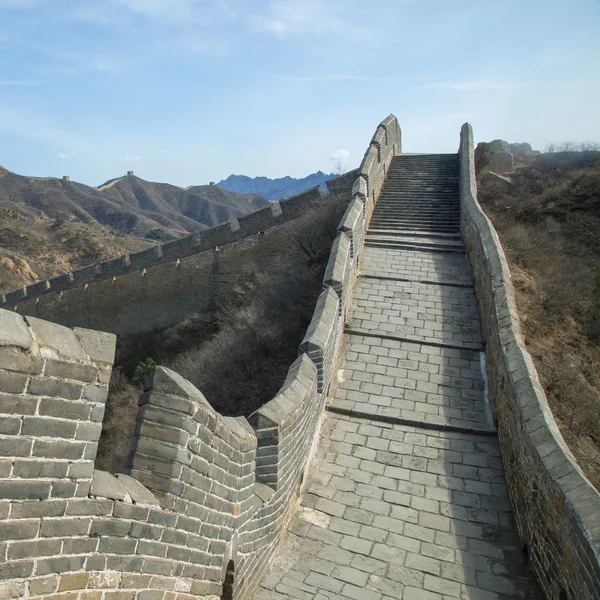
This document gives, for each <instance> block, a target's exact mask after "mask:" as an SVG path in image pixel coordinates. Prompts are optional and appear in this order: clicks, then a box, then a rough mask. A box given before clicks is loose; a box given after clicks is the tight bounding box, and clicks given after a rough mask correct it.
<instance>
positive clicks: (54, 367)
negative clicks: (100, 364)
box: [46, 359, 98, 382]
mask: <svg viewBox="0 0 600 600" xmlns="http://www.w3.org/2000/svg"><path fill="white" fill-rule="evenodd" d="M97 373H98V370H97V369H96V367H95V366H92V365H83V364H81V363H72V362H66V361H62V360H53V359H48V363H47V365H46V375H47V376H50V377H61V378H64V379H74V380H76V381H85V382H94V381H96V378H97Z"/></svg>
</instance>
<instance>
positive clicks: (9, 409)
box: [0, 390, 39, 415]
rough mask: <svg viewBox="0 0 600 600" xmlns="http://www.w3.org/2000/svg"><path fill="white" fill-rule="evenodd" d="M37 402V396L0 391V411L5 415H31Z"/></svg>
mask: <svg viewBox="0 0 600 600" xmlns="http://www.w3.org/2000/svg"><path fill="white" fill-rule="evenodd" d="M2 392H4V390H2ZM38 402H39V400H38V398H28V397H27V396H18V395H16V394H6V393H0V413H2V414H5V415H33V414H35V411H36V409H37V405H38Z"/></svg>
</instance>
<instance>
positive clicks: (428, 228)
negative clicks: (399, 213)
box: [374, 223, 460, 233]
mask: <svg viewBox="0 0 600 600" xmlns="http://www.w3.org/2000/svg"><path fill="white" fill-rule="evenodd" d="M374 228H375V229H394V230H395V231H407V232H415V233H416V232H425V233H460V227H458V226H456V227H452V226H450V227H444V226H442V225H412V226H410V225H390V224H389V223H386V224H380V223H376V224H374Z"/></svg>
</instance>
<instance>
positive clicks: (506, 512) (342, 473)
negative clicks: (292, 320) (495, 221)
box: [254, 247, 539, 600]
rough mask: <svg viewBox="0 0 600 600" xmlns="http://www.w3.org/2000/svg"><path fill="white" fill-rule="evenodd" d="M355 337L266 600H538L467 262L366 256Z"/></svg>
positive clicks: (260, 596)
mask: <svg viewBox="0 0 600 600" xmlns="http://www.w3.org/2000/svg"><path fill="white" fill-rule="evenodd" d="M344 337H345V339H344V344H345V346H344V352H343V360H342V364H341V369H340V371H339V373H338V384H337V389H336V390H335V391H334V392H333V394H332V398H331V403H330V407H329V412H328V413H327V415H326V420H325V424H324V426H323V431H322V440H321V444H320V447H319V451H318V455H317V457H316V459H315V464H314V466H313V469H312V475H311V479H310V482H309V485H308V488H307V490H308V491H307V493H306V494H305V495H304V496H303V498H302V499H301V503H300V506H299V508H298V511H297V514H296V517H295V519H294V521H293V523H292V525H291V528H290V530H289V532H288V534H287V535H286V538H285V540H284V543H283V546H282V548H281V549H280V551H279V552H278V554H277V556H276V559H275V561H274V564H273V565H272V567H271V570H270V572H269V573H268V575H267V576H266V577H265V578H264V580H263V582H262V585H261V587H260V588H259V589H258V590H257V592H256V593H255V595H254V598H255V600H288V599H292V598H294V599H298V600H311V599H314V600H342V599H353V600H446V599H447V600H449V599H461V600H506V599H508V598H531V599H537V598H539V596H538V592H537V588H536V586H535V584H534V583H533V582H532V579H531V576H530V573H529V570H528V568H527V566H526V565H525V564H524V562H525V561H524V556H523V555H522V553H521V551H520V543H519V539H518V536H517V534H516V532H515V528H514V524H513V521H512V514H511V506H510V502H509V500H508V497H507V490H506V482H505V478H504V473H503V469H502V463H501V460H500V456H499V449H498V443H497V439H496V436H495V430H494V426H493V423H492V422H491V420H490V417H489V410H488V408H487V406H486V399H485V383H484V379H483V376H482V362H481V360H482V340H481V331H480V327H479V319H478V314H477V307H476V303H475V297H474V291H473V288H472V282H471V277H470V274H469V267H468V264H467V262H466V259H465V256H464V255H462V254H453V253H442V252H440V253H436V252H420V251H415V252H411V251H407V250H403V249H389V248H378V247H366V248H365V250H364V256H363V262H362V268H361V278H360V280H359V283H358V286H357V288H356V292H355V295H354V305H353V312H352V316H351V321H350V326H349V328H348V330H347V331H346V333H345V336H344Z"/></svg>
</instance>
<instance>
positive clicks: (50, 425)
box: [21, 417, 77, 439]
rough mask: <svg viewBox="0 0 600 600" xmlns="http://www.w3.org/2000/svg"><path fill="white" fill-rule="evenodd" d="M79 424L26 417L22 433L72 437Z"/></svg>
mask: <svg viewBox="0 0 600 600" xmlns="http://www.w3.org/2000/svg"><path fill="white" fill-rule="evenodd" d="M76 428H77V425H76V424H75V423H72V422H70V421H61V420H58V419H50V418H44V417H25V418H24V420H23V429H22V432H21V433H22V435H31V436H47V437H58V438H67V439H71V438H73V437H75V430H76Z"/></svg>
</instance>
